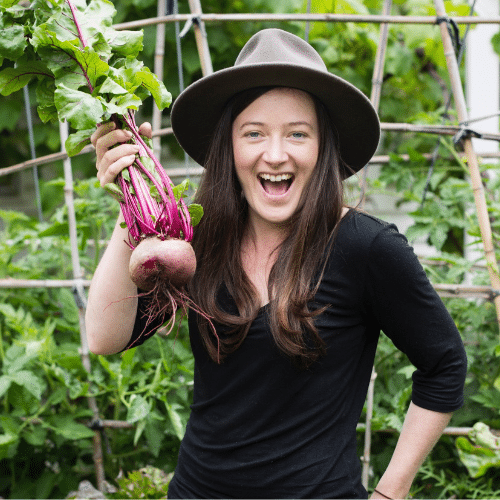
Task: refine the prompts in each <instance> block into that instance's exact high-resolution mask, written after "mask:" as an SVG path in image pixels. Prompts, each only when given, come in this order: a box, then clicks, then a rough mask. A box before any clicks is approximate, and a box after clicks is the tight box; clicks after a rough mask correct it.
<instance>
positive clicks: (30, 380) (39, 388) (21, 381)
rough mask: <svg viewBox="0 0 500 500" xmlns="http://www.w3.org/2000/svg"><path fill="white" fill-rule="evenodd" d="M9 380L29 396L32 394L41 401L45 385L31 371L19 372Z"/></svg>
mask: <svg viewBox="0 0 500 500" xmlns="http://www.w3.org/2000/svg"><path fill="white" fill-rule="evenodd" d="M10 378H11V379H12V382H15V383H16V384H17V385H20V386H21V387H24V388H25V389H26V390H27V391H28V392H29V393H30V394H33V396H35V398H37V399H41V397H42V394H43V392H44V390H45V383H44V382H43V380H42V379H41V378H39V377H37V376H36V375H35V374H34V373H33V372H32V371H28V370H21V371H18V372H16V373H13V374H12V375H10Z"/></svg>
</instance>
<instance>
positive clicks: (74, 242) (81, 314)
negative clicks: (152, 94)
mask: <svg viewBox="0 0 500 500" xmlns="http://www.w3.org/2000/svg"><path fill="white" fill-rule="evenodd" d="M59 133H60V136H61V144H62V145H63V147H64V143H65V142H66V139H67V138H68V124H67V123H59ZM64 179H65V186H64V199H65V202H66V207H67V209H68V225H69V235H70V242H71V262H72V266H73V278H74V281H75V287H74V289H73V290H74V295H75V301H76V304H77V307H78V318H79V321H80V343H81V350H80V356H81V358H82V364H83V367H84V368H85V370H86V371H87V373H90V372H91V366H90V356H89V348H88V344H87V335H86V331H85V308H86V305H87V300H86V297H85V292H84V290H83V284H82V277H83V275H82V269H81V267H80V257H79V254H78V236H77V231H76V215H75V206H74V199H73V173H72V170H71V160H70V159H69V158H66V159H65V160H64ZM87 399H88V404H89V407H90V409H91V411H92V413H93V415H94V418H99V409H98V407H97V402H96V400H95V398H94V397H92V396H91V397H89V398H87ZM92 458H93V460H94V466H95V471H96V481H97V489H99V490H101V491H104V487H105V476H104V464H103V456H102V440H101V433H100V431H95V432H94V438H93V453H92Z"/></svg>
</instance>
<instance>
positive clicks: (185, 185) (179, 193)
mask: <svg viewBox="0 0 500 500" xmlns="http://www.w3.org/2000/svg"><path fill="white" fill-rule="evenodd" d="M188 189H189V179H184V180H183V181H182V182H181V183H180V184H177V186H174V187H173V188H172V191H173V192H174V197H175V200H176V201H179V200H180V199H181V198H184V197H185V196H186V195H187V194H186V193H187V190H188Z"/></svg>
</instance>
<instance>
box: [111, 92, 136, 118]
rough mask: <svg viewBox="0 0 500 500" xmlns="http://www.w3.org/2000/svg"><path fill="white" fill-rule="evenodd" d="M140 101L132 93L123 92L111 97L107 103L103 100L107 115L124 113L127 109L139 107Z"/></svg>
mask: <svg viewBox="0 0 500 500" xmlns="http://www.w3.org/2000/svg"><path fill="white" fill-rule="evenodd" d="M141 104H142V101H141V100H140V99H139V97H137V96H136V95H134V94H129V93H127V94H125V95H119V96H115V97H113V98H112V99H111V100H110V102H109V103H105V102H103V105H104V106H105V107H106V111H107V112H108V114H109V115H113V114H118V115H121V116H123V115H125V114H126V113H127V110H128V109H135V110H136V111H137V110H138V109H139V106H140V105H141Z"/></svg>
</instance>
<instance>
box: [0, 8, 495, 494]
mask: <svg viewBox="0 0 500 500" xmlns="http://www.w3.org/2000/svg"><path fill="white" fill-rule="evenodd" d="M308 5H309V6H310V3H309V4H308ZM434 6H435V10H436V14H437V15H436V16H391V15H390V10H391V0H385V4H384V10H383V13H382V14H381V15H371V16H366V15H344V14H327V13H325V14H311V13H309V12H308V13H305V14H262V13H259V14H204V13H203V12H202V8H201V4H200V1H199V0H189V7H190V11H191V13H190V14H177V13H176V9H174V12H172V13H169V12H167V9H166V8H165V7H166V2H164V1H162V0H159V1H158V15H157V17H155V18H151V19H145V20H140V21H137V22H128V23H122V24H119V25H116V26H115V28H116V29H136V28H142V27H145V26H150V25H156V29H157V42H156V53H155V73H156V74H157V75H158V76H159V77H160V78H161V76H162V68H163V47H164V40H165V38H164V37H165V34H164V33H165V32H164V27H165V24H166V23H176V25H177V26H179V25H180V23H184V29H182V32H180V31H179V30H178V29H177V30H176V34H177V48H178V56H180V37H182V36H183V35H185V34H186V33H187V32H188V31H189V30H190V29H192V30H193V31H194V34H195V37H196V45H197V50H198V54H199V57H200V63H201V68H202V73H203V75H208V74H210V73H211V72H212V71H213V70H212V64H211V58H210V52H209V48H208V42H207V33H206V30H205V24H206V23H212V22H260V21H268V22H269V21H270V22H273V21H274V22H278V21H290V22H292V21H293V22H297V21H300V22H306V23H311V22H328V23H347V22H349V23H377V24H379V25H380V38H379V44H378V50H377V56H376V61H375V68H374V74H373V80H372V84H373V90H372V94H371V101H372V103H373V104H374V106H375V107H376V108H378V105H379V102H380V93H381V88H382V75H383V68H384V59H385V48H386V46H387V30H388V29H389V26H390V25H391V24H398V23H399V24H427V25H436V29H439V30H440V32H441V38H442V46H443V50H444V54H445V57H446V62H447V68H448V74H449V79H450V83H451V88H452V94H453V98H454V103H455V109H456V112H457V116H458V121H459V125H458V126H450V125H414V124H406V123H382V130H387V131H392V132H417V133H424V134H436V135H438V136H442V135H447V136H453V137H454V138H455V141H456V142H457V143H458V142H460V143H461V144H462V145H463V149H464V153H461V155H462V156H464V157H465V158H466V159H467V165H468V168H469V176H470V179H471V189H472V191H473V193H474V199H475V206H476V212H477V216H478V220H479V224H480V230H481V239H482V242H483V249H484V258H485V261H486V267H487V269H488V272H489V276H490V282H491V285H490V286H472V285H461V284H457V285H450V284H446V285H444V284H435V285H434V286H435V288H436V290H437V291H438V293H439V294H440V295H441V296H443V297H450V296H452V297H453V296H462V297H470V298H478V297H480V298H486V299H488V300H491V301H493V302H494V304H495V307H496V312H497V321H498V322H499V323H500V277H499V272H498V264H497V262H496V259H495V254H494V249H493V241H492V231H491V226H490V221H489V218H488V211H487V206H486V199H485V194H484V188H483V184H482V181H481V177H480V172H479V166H478V159H477V155H476V152H475V151H474V148H473V145H472V139H471V138H472V137H474V136H479V135H480V136H481V137H482V138H483V139H489V140H493V141H500V134H486V133H481V132H480V129H478V130H476V129H475V128H474V129H473V128H471V125H472V123H473V122H474V120H470V119H469V117H468V114H467V109H466V106H465V98H464V94H463V86H462V82H461V80H460V75H459V72H458V63H457V59H456V55H455V50H454V47H453V43H452V37H451V35H450V27H453V26H457V25H459V24H465V25H472V24H486V23H487V24H500V17H498V18H484V17H476V16H468V17H449V16H448V15H447V13H446V11H445V7H444V3H443V0H434ZM174 7H176V2H174ZM181 77H182V74H180V78H181ZM181 89H182V84H181ZM27 112H29V110H27ZM152 123H153V129H154V131H153V137H154V138H156V139H157V140H156V141H155V145H156V148H159V147H160V141H159V138H160V137H161V136H164V135H168V134H171V133H172V130H171V128H165V129H161V128H160V127H161V114H160V113H159V111H158V110H155V111H154V112H153V120H152ZM60 132H61V139H62V140H61V142H62V143H64V136H65V135H67V125H65V124H63V125H61V127H60ZM30 141H31V142H32V141H33V138H32V137H30ZM32 150H33V148H32ZM92 151H93V148H92V147H86V148H84V149H83V150H82V152H81V153H80V154H89V153H90V152H92ZM481 156H482V157H483V158H486V157H490V158H498V157H500V153H489V154H487V155H486V154H485V155H481ZM427 157H428V158H429V159H431V158H432V155H431V154H429V155H427ZM56 160H64V176H65V188H64V192H65V203H66V205H67V208H68V223H69V230H70V241H71V255H72V265H73V279H71V280H16V279H13V278H11V279H1V280H0V287H1V288H12V289H14V288H35V287H42V288H44V287H47V288H48V287H67V288H71V289H72V290H73V293H74V297H75V301H76V304H77V306H78V310H79V318H80V333H81V344H82V348H81V355H82V359H83V364H84V367H85V369H86V370H87V371H88V372H90V371H91V365H90V356H89V350H88V346H87V343H86V334H85V322H84V317H85V314H84V313H85V305H86V297H85V291H84V290H85V288H87V287H88V286H89V282H88V281H87V280H84V279H83V274H82V270H81V268H80V263H79V257H78V245H77V233H76V219H75V214H74V210H73V208H72V207H73V179H72V171H71V161H70V160H69V158H68V157H67V155H66V154H65V153H64V152H61V153H57V154H53V155H49V156H45V157H41V158H33V159H32V160H29V161H26V162H23V163H21V164H18V165H13V166H10V167H5V168H2V169H0V176H5V175H9V174H12V173H14V172H19V171H22V170H26V169H34V168H37V167H38V166H40V165H44V164H48V163H53V162H54V161H56ZM387 161H389V157H388V156H385V155H378V156H375V157H374V158H373V159H372V160H371V162H370V164H381V163H386V162H387ZM201 171H202V168H201V167H192V166H191V167H189V166H188V165H187V164H186V167H184V168H177V169H169V170H168V174H169V175H170V176H171V177H185V176H189V175H199V174H200V173H201ZM365 172H366V168H365ZM365 175H366V174H363V177H364V176H365ZM361 182H362V183H363V179H362V180H361ZM361 191H362V193H363V192H364V189H363V186H362V187H361ZM375 379H376V373H375V372H374V373H373V375H372V382H371V384H370V388H369V392H368V398H367V404H366V409H367V412H366V423H365V424H359V427H360V429H362V430H364V431H365V449H364V454H363V457H362V461H363V483H364V485H365V486H366V487H367V486H368V470H369V464H370V449H371V442H370V438H371V433H372V430H371V419H372V408H373V391H374V388H375ZM89 406H90V409H91V410H92V414H93V420H92V422H91V423H90V424H89V425H90V426H91V428H92V429H94V430H95V438H94V456H93V460H94V464H95V469H96V477H97V486H98V488H99V489H101V490H102V489H103V485H104V480H105V477H104V468H103V464H102V453H103V451H102V443H101V432H100V431H101V430H102V429H104V428H106V427H115V428H125V427H129V426H133V425H134V424H129V423H127V422H121V421H112V420H101V419H100V418H99V411H98V408H97V405H96V403H95V401H94V400H93V398H89ZM385 431H389V432H392V430H390V429H385ZM469 431H470V428H453V427H449V428H447V429H446V430H445V434H451V435H466V434H468V432H469Z"/></svg>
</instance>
